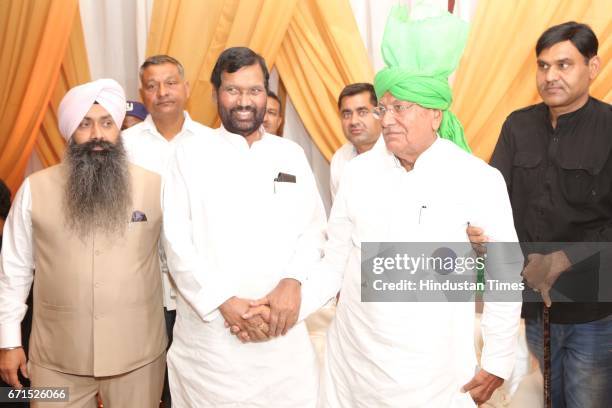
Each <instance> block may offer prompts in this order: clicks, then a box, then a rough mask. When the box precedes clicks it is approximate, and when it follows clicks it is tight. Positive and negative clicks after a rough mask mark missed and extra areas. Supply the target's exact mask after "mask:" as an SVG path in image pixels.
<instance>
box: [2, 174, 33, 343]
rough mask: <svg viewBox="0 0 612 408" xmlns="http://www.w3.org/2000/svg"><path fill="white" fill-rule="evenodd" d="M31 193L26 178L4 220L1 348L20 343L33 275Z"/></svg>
mask: <svg viewBox="0 0 612 408" xmlns="http://www.w3.org/2000/svg"><path fill="white" fill-rule="evenodd" d="M33 273H34V247H33V244H32V194H31V192H30V181H29V178H26V179H25V181H24V182H23V184H22V185H21V187H20V188H19V191H17V194H16V195H15V199H14V200H13V204H12V206H11V210H10V212H9V215H8V217H7V219H6V222H5V223H4V233H3V238H2V254H1V255H0V348H6V347H17V346H20V345H21V321H22V320H23V317H24V316H25V313H26V311H27V309H28V307H27V305H26V300H27V298H28V294H29V293H30V287H31V286H32V281H33V279H34V274H33Z"/></svg>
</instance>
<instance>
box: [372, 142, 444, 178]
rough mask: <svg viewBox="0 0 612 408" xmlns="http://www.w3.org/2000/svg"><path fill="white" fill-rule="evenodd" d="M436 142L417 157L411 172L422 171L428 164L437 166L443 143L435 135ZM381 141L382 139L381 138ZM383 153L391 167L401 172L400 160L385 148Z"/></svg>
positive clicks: (402, 167)
mask: <svg viewBox="0 0 612 408" xmlns="http://www.w3.org/2000/svg"><path fill="white" fill-rule="evenodd" d="M436 136H437V137H436V140H435V141H434V142H433V143H432V144H431V146H429V147H428V148H427V149H426V150H425V151H424V152H423V153H421V155H420V156H419V157H417V160H416V161H415V162H414V167H413V169H412V171H414V170H419V171H422V170H423V169H426V168H428V167H429V166H430V164H434V165H435V164H437V163H438V160H437V157H438V155H439V154H438V153H439V152H440V151H441V149H442V144H443V142H441V141H440V140H441V139H440V136H439V135H436ZM381 139H382V137H381ZM384 152H385V153H386V155H387V157H388V162H389V163H390V164H391V165H392V166H393V167H397V168H400V169H402V170H405V169H404V166H402V163H401V162H400V160H399V159H398V158H397V156H395V155H394V154H393V153H391V152H390V151H389V150H388V149H387V148H386V147H385V149H384Z"/></svg>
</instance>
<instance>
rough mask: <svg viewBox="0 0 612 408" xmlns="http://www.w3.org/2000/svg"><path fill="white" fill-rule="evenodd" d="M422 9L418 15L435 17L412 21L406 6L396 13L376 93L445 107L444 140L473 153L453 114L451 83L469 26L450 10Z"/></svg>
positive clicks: (385, 44)
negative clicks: (423, 14) (449, 83)
mask: <svg viewBox="0 0 612 408" xmlns="http://www.w3.org/2000/svg"><path fill="white" fill-rule="evenodd" d="M420 7H421V9H420V10H415V11H418V12H421V13H425V14H429V15H430V17H427V18H424V19H421V20H410V19H409V16H408V10H407V8H405V7H404V6H395V7H393V9H392V10H391V14H390V15H389V19H388V20H387V25H386V26H385V34H384V37H383V42H382V54H383V59H384V60H385V64H386V65H387V67H386V68H384V69H383V70H382V71H380V72H378V74H376V77H375V79H374V88H375V90H376V95H377V96H378V97H379V98H380V97H382V96H383V95H384V94H385V93H386V92H390V93H391V94H392V95H393V96H394V97H395V98H397V99H401V100H405V101H410V102H414V103H416V104H418V105H420V106H423V107H425V108H429V109H440V110H441V111H442V112H443V113H442V123H441V124H440V129H438V133H439V134H440V136H441V137H443V138H445V139H448V140H450V141H452V142H454V143H455V144H456V145H457V146H459V147H461V148H462V149H464V150H465V151H467V152H471V150H470V147H469V146H468V144H467V142H466V141H465V137H464V133H463V126H461V123H460V122H459V119H457V117H456V116H455V115H454V114H453V113H452V112H451V111H450V110H449V107H450V105H451V103H452V101H453V96H452V92H451V89H450V86H449V85H448V76H449V75H450V74H451V73H452V72H453V71H454V70H455V68H456V67H457V65H458V63H459V60H460V59H461V54H462V52H463V48H464V46H465V42H466V40H467V33H468V26H467V23H465V22H463V21H461V20H460V19H459V18H457V17H455V16H453V15H451V14H449V13H447V12H445V11H440V10H432V9H431V8H430V9H426V7H427V6H422V5H421V6H420ZM432 14H434V16H433V17H432V16H431V15H432Z"/></svg>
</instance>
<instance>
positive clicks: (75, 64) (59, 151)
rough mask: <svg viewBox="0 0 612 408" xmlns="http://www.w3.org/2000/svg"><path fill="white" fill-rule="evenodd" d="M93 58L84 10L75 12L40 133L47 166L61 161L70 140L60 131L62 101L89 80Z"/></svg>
mask: <svg viewBox="0 0 612 408" xmlns="http://www.w3.org/2000/svg"><path fill="white" fill-rule="evenodd" d="M90 80H91V79H90V75H89V61H88V59H87V50H86V49H85V39H84V37H83V27H82V25H81V15H80V13H78V12H77V13H75V16H74V20H73V23H72V30H71V32H70V38H69V39H68V46H67V47H66V53H65V55H64V59H63V61H62V65H61V68H60V75H59V78H58V80H57V83H56V85H55V90H54V91H53V94H52V95H51V99H50V100H49V104H48V108H47V110H46V112H45V116H44V118H43V121H42V124H41V126H40V132H39V135H38V138H37V139H36V145H35V146H34V147H35V149H36V153H37V154H38V158H39V159H40V161H41V163H42V165H43V166H44V167H48V166H53V165H55V164H57V163H59V162H60V161H61V159H62V155H63V153H64V148H65V147H66V142H65V140H64V138H63V137H62V135H61V134H60V132H59V125H58V120H57V109H58V107H59V103H60V101H61V100H62V98H63V97H64V95H65V94H66V92H68V90H69V89H70V88H72V87H74V86H76V85H79V84H82V83H85V82H89V81H90Z"/></svg>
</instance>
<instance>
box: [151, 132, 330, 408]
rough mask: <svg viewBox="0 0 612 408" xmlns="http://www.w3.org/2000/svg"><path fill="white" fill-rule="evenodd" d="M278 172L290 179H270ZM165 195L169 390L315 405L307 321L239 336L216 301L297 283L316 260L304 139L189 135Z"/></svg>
mask: <svg viewBox="0 0 612 408" xmlns="http://www.w3.org/2000/svg"><path fill="white" fill-rule="evenodd" d="M281 172H282V173H286V174H287V175H292V176H295V182H294V183H291V182H279V181H274V180H275V179H277V178H278V176H279V173H281ZM286 177H287V178H290V176H286ZM163 205H164V236H165V248H166V254H167V257H168V266H169V268H170V273H171V274H172V277H173V279H174V282H175V283H176V287H177V289H178V293H179V296H178V298H177V322H176V326H175V328H174V339H173V344H172V347H171V349H170V352H169V354H168V367H169V370H170V373H171V375H170V379H171V380H170V381H171V384H170V387H171V390H172V399H173V400H176V401H177V402H176V403H177V405H180V406H197V407H204V406H225V405H223V404H227V406H229V405H232V404H235V405H232V406H242V405H241V404H244V405H245V406H274V407H282V406H286V407H306V406H313V405H314V403H315V401H316V393H317V386H318V374H317V366H316V357H315V354H314V351H313V348H312V344H311V342H310V339H309V337H308V333H307V330H306V326H305V324H304V322H299V323H297V324H296V325H295V326H294V327H293V328H292V329H291V330H289V332H288V333H287V334H286V335H285V336H280V337H278V338H274V339H271V340H270V341H267V342H262V343H247V344H242V343H241V342H240V341H239V340H238V339H237V338H236V337H235V336H234V335H232V334H231V333H230V332H229V330H228V329H227V328H225V327H224V319H223V318H222V317H221V314H220V312H219V311H218V307H219V306H220V305H221V304H222V303H224V302H225V301H226V300H227V299H229V298H230V297H232V296H237V297H241V298H247V299H258V298H261V297H263V296H264V295H266V294H267V293H269V292H270V291H271V290H272V289H274V287H275V286H276V285H277V284H278V282H279V281H280V280H281V279H283V278H285V277H291V278H296V279H298V280H300V281H302V282H304V281H305V280H306V279H307V275H308V272H309V271H308V270H307V267H308V266H309V265H312V264H313V263H315V262H316V261H317V260H318V259H320V257H321V251H322V247H323V242H324V231H325V225H326V221H325V211H324V208H323V203H322V201H321V198H320V196H319V192H318V190H317V186H316V182H315V179H314V176H313V174H312V171H311V169H310V166H309V164H308V162H307V160H306V157H305V155H304V152H303V150H302V149H301V148H300V147H299V146H298V145H297V144H295V143H294V142H292V141H290V140H288V139H286V138H279V137H277V136H274V135H270V134H267V133H266V134H263V135H262V138H261V139H260V140H258V141H255V142H254V143H253V144H252V145H251V146H250V147H249V145H248V144H247V142H246V139H245V138H244V137H242V136H240V135H237V134H233V133H230V132H228V131H226V130H225V129H223V128H220V129H217V130H215V131H213V132H212V134H211V135H210V136H209V137H205V138H204V137H202V138H190V139H186V140H184V141H181V143H180V144H179V145H178V146H177V148H176V154H175V157H174V159H173V160H172V161H171V163H170V166H169V172H168V175H167V178H166V185H165V188H164V200H163Z"/></svg>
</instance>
